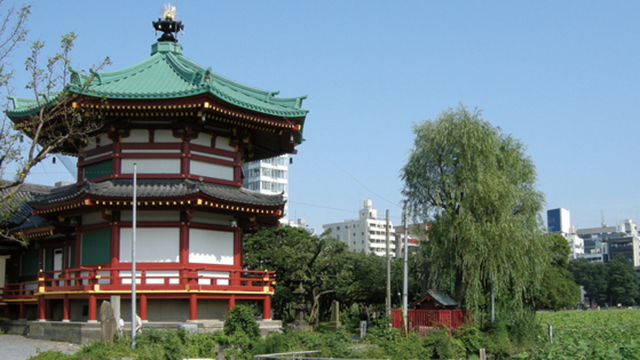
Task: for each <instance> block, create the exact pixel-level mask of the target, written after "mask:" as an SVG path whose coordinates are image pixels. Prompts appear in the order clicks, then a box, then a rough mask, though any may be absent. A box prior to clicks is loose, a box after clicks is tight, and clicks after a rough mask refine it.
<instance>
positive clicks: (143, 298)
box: [140, 294, 147, 321]
mask: <svg viewBox="0 0 640 360" xmlns="http://www.w3.org/2000/svg"><path fill="white" fill-rule="evenodd" d="M140 320H142V321H147V295H145V294H140Z"/></svg>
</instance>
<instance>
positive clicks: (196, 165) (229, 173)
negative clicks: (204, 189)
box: [191, 160, 233, 180]
mask: <svg viewBox="0 0 640 360" xmlns="http://www.w3.org/2000/svg"><path fill="white" fill-rule="evenodd" d="M191 174H192V175H201V176H208V177H212V178H216V179H223V180H233V167H232V166H225V165H219V164H212V163H208V162H204V161H199V160H191Z"/></svg>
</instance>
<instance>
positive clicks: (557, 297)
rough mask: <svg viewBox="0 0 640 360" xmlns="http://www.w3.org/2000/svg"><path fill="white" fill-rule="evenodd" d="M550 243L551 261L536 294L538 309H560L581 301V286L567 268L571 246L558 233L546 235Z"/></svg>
mask: <svg viewBox="0 0 640 360" xmlns="http://www.w3.org/2000/svg"><path fill="white" fill-rule="evenodd" d="M545 238H546V240H547V241H548V243H549V252H550V254H549V256H550V261H549V264H548V265H547V266H546V268H545V270H544V277H543V279H542V284H541V286H540V291H539V292H538V293H537V294H536V295H535V296H534V305H535V307H536V308H537V309H550V310H560V309H564V308H568V307H572V306H575V305H576V304H578V303H579V302H580V287H579V286H578V284H576V283H575V282H574V281H573V277H572V275H571V273H570V272H569V271H568V270H567V266H568V262H569V253H570V252H571V248H570V247H569V243H568V242H567V240H566V239H565V238H564V237H562V236H561V235H558V234H547V235H545Z"/></svg>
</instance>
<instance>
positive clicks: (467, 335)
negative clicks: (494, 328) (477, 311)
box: [452, 325, 489, 356]
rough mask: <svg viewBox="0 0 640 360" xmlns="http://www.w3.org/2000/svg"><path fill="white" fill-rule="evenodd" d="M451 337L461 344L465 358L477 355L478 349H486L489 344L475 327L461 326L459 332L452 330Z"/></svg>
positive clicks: (485, 336)
mask: <svg viewBox="0 0 640 360" xmlns="http://www.w3.org/2000/svg"><path fill="white" fill-rule="evenodd" d="M452 335H453V337H454V338H455V339H458V340H460V341H461V342H462V344H463V346H464V348H465V352H466V354H467V356H470V355H474V354H478V353H479V351H480V349H486V348H487V345H488V344H489V339H488V338H487V335H486V334H485V333H483V332H482V331H480V329H478V328H477V327H475V326H470V325H462V326H461V327H460V330H454V331H453V332H452Z"/></svg>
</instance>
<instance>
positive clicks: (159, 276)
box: [129, 270, 180, 284]
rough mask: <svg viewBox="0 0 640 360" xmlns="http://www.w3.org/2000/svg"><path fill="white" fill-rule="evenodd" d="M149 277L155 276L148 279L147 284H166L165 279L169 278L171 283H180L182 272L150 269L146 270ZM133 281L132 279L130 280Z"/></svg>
mask: <svg viewBox="0 0 640 360" xmlns="http://www.w3.org/2000/svg"><path fill="white" fill-rule="evenodd" d="M146 274H147V277H153V279H147V281H146V282H145V284H164V283H165V279H167V278H169V284H180V272H179V271H165V270H162V271H155V270H149V271H147V272H146ZM129 283H131V280H129Z"/></svg>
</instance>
